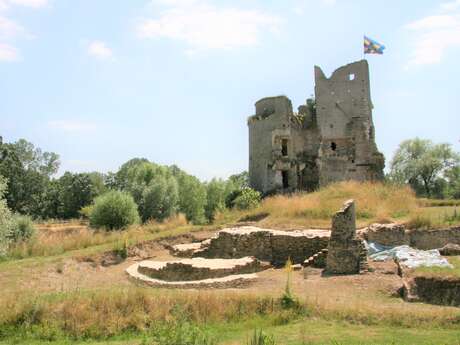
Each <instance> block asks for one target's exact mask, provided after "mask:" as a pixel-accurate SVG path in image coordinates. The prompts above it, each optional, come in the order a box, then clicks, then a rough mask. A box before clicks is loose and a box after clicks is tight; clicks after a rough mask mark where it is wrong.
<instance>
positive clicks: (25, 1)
mask: <svg viewBox="0 0 460 345" xmlns="http://www.w3.org/2000/svg"><path fill="white" fill-rule="evenodd" d="M6 2H9V3H11V4H12V5H19V6H25V7H33V8H41V7H45V6H47V5H48V0H6Z"/></svg>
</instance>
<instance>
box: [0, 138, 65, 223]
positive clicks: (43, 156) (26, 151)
mask: <svg viewBox="0 0 460 345" xmlns="http://www.w3.org/2000/svg"><path fill="white" fill-rule="evenodd" d="M0 152H1V157H0V174H1V175H3V176H4V177H6V178H7V180H8V192H7V194H6V195H5V196H6V200H7V203H8V206H9V208H10V209H11V210H13V211H14V212H18V213H22V214H29V215H33V216H40V215H41V211H42V207H43V205H42V204H43V198H44V195H45V192H46V188H47V185H48V183H49V181H50V177H51V175H52V174H54V173H56V171H57V169H58V167H59V157H58V155H57V154H55V153H52V152H42V151H41V150H40V149H39V148H35V147H34V145H33V144H31V143H29V142H27V141H26V140H24V139H20V140H18V141H17V142H15V143H3V142H2V141H1V140H0Z"/></svg>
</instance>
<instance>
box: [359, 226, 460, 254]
mask: <svg viewBox="0 0 460 345" xmlns="http://www.w3.org/2000/svg"><path fill="white" fill-rule="evenodd" d="M360 235H361V236H362V237H363V238H364V239H366V240H367V241H372V242H377V243H379V244H382V245H386V246H399V245H404V244H406V245H409V246H411V247H413V248H417V249H422V250H429V249H437V248H441V247H444V246H445V245H446V244H448V243H454V244H460V227H459V226H456V227H450V228H446V229H432V230H420V229H414V230H407V229H405V227H404V225H402V224H372V225H370V226H369V227H367V228H365V229H363V230H361V231H360Z"/></svg>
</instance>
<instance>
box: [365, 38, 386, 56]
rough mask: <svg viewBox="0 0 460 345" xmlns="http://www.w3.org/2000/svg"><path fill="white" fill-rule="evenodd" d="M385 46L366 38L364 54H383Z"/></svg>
mask: <svg viewBox="0 0 460 345" xmlns="http://www.w3.org/2000/svg"><path fill="white" fill-rule="evenodd" d="M384 49H385V46H384V45H383V44H380V43H378V42H376V41H374V40H373V39H371V38H369V37H367V36H364V54H383V50H384Z"/></svg>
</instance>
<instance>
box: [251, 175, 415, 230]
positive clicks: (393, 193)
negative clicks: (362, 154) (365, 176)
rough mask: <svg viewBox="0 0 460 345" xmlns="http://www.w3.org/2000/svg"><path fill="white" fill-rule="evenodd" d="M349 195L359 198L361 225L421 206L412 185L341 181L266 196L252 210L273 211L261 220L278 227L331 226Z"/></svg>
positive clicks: (399, 216) (392, 218)
mask: <svg viewBox="0 0 460 345" xmlns="http://www.w3.org/2000/svg"><path fill="white" fill-rule="evenodd" d="M347 199H355V201H356V216H357V224H358V226H359V227H361V226H365V225H368V224H370V223H373V222H389V221H401V220H402V219H404V218H406V217H408V216H409V215H410V214H411V213H412V212H414V210H415V209H416V208H417V202H416V198H415V194H414V193H413V192H412V190H411V189H410V188H408V187H400V186H394V185H390V184H381V183H371V182H365V183H359V182H341V183H335V184H332V185H329V186H328V187H326V188H323V189H321V190H319V191H317V192H315V193H309V194H307V193H299V194H294V195H292V196H285V195H277V196H274V197H270V198H267V199H265V200H264V201H263V202H262V205H261V206H260V207H259V208H258V209H257V210H254V211H253V212H252V213H263V212H265V213H269V214H270V216H269V217H267V218H266V219H264V220H262V221H261V222H260V224H261V225H264V226H276V227H286V225H288V226H289V227H292V226H301V227H329V226H330V221H331V216H332V215H333V214H334V213H335V212H336V211H337V210H338V209H340V207H341V206H342V204H343V202H344V201H346V200H347Z"/></svg>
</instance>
